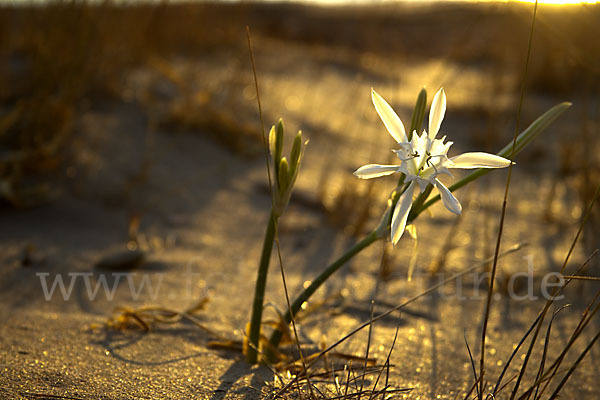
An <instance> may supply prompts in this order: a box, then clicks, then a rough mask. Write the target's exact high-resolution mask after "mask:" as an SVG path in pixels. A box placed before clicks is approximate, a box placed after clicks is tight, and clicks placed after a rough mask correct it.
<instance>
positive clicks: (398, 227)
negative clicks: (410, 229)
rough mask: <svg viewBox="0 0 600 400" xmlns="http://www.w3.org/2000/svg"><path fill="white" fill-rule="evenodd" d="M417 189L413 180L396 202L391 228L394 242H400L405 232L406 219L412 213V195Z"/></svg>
mask: <svg viewBox="0 0 600 400" xmlns="http://www.w3.org/2000/svg"><path fill="white" fill-rule="evenodd" d="M414 190H415V182H412V183H411V184H410V185H409V186H408V189H406V191H405V192H404V193H402V196H400V199H399V200H398V203H397V204H396V208H395V209H394V215H392V229H391V237H390V239H391V240H392V244H394V245H395V244H396V243H398V241H399V240H400V238H401V237H402V234H403V233H404V228H406V220H407V219H408V214H409V213H410V209H411V207H412V196H413V192H414Z"/></svg>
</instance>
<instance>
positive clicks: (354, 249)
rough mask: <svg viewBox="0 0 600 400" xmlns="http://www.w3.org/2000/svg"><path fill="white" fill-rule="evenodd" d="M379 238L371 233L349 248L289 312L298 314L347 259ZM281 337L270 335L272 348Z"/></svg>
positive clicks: (279, 333) (289, 318)
mask: <svg viewBox="0 0 600 400" xmlns="http://www.w3.org/2000/svg"><path fill="white" fill-rule="evenodd" d="M377 239H379V237H378V236H377V231H375V230H374V231H372V232H371V233H369V234H368V235H367V236H366V237H365V238H364V239H363V240H361V241H360V242H358V243H356V244H355V245H354V246H352V248H350V249H349V250H348V251H347V252H346V253H344V254H343V255H342V256H341V257H340V258H338V259H337V260H336V261H335V262H333V264H331V265H330V266H328V267H327V268H326V269H325V270H324V271H323V272H322V273H321V274H320V275H319V276H317V278H316V279H315V280H313V281H312V283H311V284H310V286H309V287H307V288H306V289H304V291H303V292H302V293H300V295H299V296H298V297H297V298H296V300H295V301H294V303H292V305H291V307H290V308H291V312H292V314H293V315H294V316H295V315H296V314H298V311H300V309H301V308H302V304H304V302H305V301H307V300H308V299H309V297H310V296H312V294H313V293H314V292H316V291H317V289H318V288H319V287H320V286H321V285H322V284H323V283H324V282H325V281H326V280H327V279H328V278H329V277H330V276H331V275H332V274H333V273H334V272H336V271H337V270H338V269H340V267H342V266H343V265H344V264H345V263H346V262H347V261H348V260H349V259H351V258H352V257H354V256H355V255H356V254H358V253H359V252H360V251H362V250H363V249H365V248H367V247H369V246H370V245H371V244H373V243H374V242H375V241H377ZM292 314H290V310H288V311H287V312H286V313H285V316H284V317H283V318H284V320H285V324H289V323H290V322H292ZM282 336H283V332H282V331H281V330H279V329H277V330H275V331H274V332H273V334H272V335H271V340H270V344H271V346H272V348H275V349H276V348H277V346H279V342H280V341H281V338H282Z"/></svg>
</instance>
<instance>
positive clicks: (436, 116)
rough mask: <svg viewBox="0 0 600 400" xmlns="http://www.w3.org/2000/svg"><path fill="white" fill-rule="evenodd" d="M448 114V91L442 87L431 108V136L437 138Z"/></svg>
mask: <svg viewBox="0 0 600 400" xmlns="http://www.w3.org/2000/svg"><path fill="white" fill-rule="evenodd" d="M444 114H446V93H445V92H444V88H440V90H438V91H437V93H436V94H435V96H434V97H433V101H432V102H431V109H430V110H429V138H430V139H435V136H436V135H437V134H438V132H439V130H440V125H441V124H442V121H443V119H444Z"/></svg>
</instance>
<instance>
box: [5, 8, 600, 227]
mask: <svg viewBox="0 0 600 400" xmlns="http://www.w3.org/2000/svg"><path fill="white" fill-rule="evenodd" d="M532 10H533V5H532V4H531V3H530V2H529V3H527V2H526V3H522V2H508V3H507V2H470V1H456V2H446V1H433V2H423V1H390V2H377V3H369V2H337V1H332V2H328V1H323V2H318V1H311V2H298V3H296V2H294V3H291V2H289V3H288V2H281V3H278V2H271V1H269V2H252V3H250V2H221V3H219V2H204V1H202V2H111V1H96V2H86V1H72V2H67V1H64V2H61V1H47V2H46V1H44V2H33V3H32V2H9V3H7V2H3V3H2V5H1V6H0V41H1V42H0V43H1V44H0V52H1V53H0V71H1V72H0V79H1V81H0V200H1V201H2V207H8V208H9V209H10V208H27V207H32V206H37V205H40V204H43V203H46V202H48V201H55V200H57V199H60V198H61V196H63V195H64V194H65V193H68V194H70V195H73V194H76V195H79V196H89V197H90V198H96V199H98V198H100V199H102V200H103V201H107V202H109V203H122V202H123V196H125V197H126V196H128V195H129V194H130V192H131V191H132V187H135V185H138V186H139V185H143V182H144V180H145V179H147V175H148V174H149V173H150V174H152V172H151V171H152V169H153V168H154V167H155V165H153V161H152V159H153V157H154V156H153V154H154V153H155V152H156V151H157V150H156V147H153V146H154V145H153V143H154V142H153V140H154V139H153V138H154V137H155V135H156V132H160V135H178V134H180V133H185V134H190V135H203V136H207V137H210V138H211V140H214V141H215V142H217V143H219V145H220V146H222V147H224V148H226V149H227V150H228V151H230V152H232V153H234V154H236V155H239V156H242V157H249V158H256V157H257V156H260V155H261V154H262V153H261V151H262V150H261V149H262V140H261V133H260V125H259V123H258V115H257V107H256V100H255V90H254V85H253V80H252V75H251V66H250V62H249V52H248V47H247V41H246V36H245V35H246V33H245V27H246V26H249V27H250V30H251V32H252V40H253V41H254V46H255V56H256V59H257V73H258V77H259V81H260V87H261V91H262V100H263V103H264V116H265V121H267V122H266V123H267V124H268V125H269V124H271V123H273V122H275V121H276V120H277V119H278V118H279V117H282V118H284V121H285V122H286V124H287V126H288V128H289V130H291V131H295V130H296V129H302V130H303V131H304V133H305V135H306V136H307V137H308V138H310V140H311V143H312V144H311V146H310V147H311V148H310V149H309V151H308V152H307V162H306V165H308V166H310V167H307V169H308V170H309V171H308V172H305V173H303V174H301V178H300V186H301V187H303V188H304V189H305V190H306V191H308V192H310V193H312V194H311V196H312V198H311V201H312V202H313V203H314V205H315V206H317V207H322V208H323V209H325V210H326V211H327V213H328V215H329V220H331V221H333V222H335V223H337V224H341V226H343V227H345V228H346V229H348V230H349V232H351V233H357V232H359V231H361V230H362V229H363V225H364V222H365V220H366V219H367V214H368V208H369V207H368V205H369V204H371V200H370V198H371V197H373V196H372V194H373V193H374V192H377V190H376V189H374V188H373V186H374V185H376V184H373V183H365V182H356V180H355V179H354V177H352V176H351V175H350V174H349V173H348V172H351V171H353V170H354V169H355V168H356V167H357V166H359V165H362V164H364V163H365V162H381V163H384V162H386V161H388V162H389V161H391V154H390V152H389V148H390V147H391V145H392V144H393V143H391V142H390V140H389V138H388V137H387V134H386V132H385V130H384V129H382V128H383V126H382V124H381V123H380V122H379V121H378V117H377V115H376V114H375V112H374V111H373V108H372V105H371V103H370V99H369V89H370V88H371V87H374V88H376V89H377V90H378V91H379V92H380V93H382V94H383V95H384V97H385V98H386V99H388V101H389V102H390V103H391V104H393V106H394V107H395V108H396V111H397V112H398V113H399V114H400V116H401V117H402V118H403V119H404V120H405V121H407V120H408V118H409V117H410V112H411V108H412V105H413V103H414V100H415V98H416V94H417V93H418V90H419V89H420V88H421V87H423V86H425V87H427V88H428V89H429V92H430V96H431V95H432V94H433V92H434V91H435V90H437V88H439V87H440V86H444V87H445V88H446V92H447V94H448V104H449V106H448V115H451V116H452V118H451V119H447V121H446V123H445V125H444V127H445V131H444V133H450V136H451V138H452V140H454V141H455V142H457V143H459V144H457V145H455V147H454V151H460V150H463V151H464V150H474V149H479V150H482V151H490V152H496V151H497V150H498V149H499V148H501V147H502V146H504V144H506V143H507V142H508V141H509V140H510V138H511V137H512V134H513V132H514V128H515V120H516V117H515V115H516V109H517V100H518V95H519V90H520V84H521V80H522V76H523V69H524V60H525V56H526V49H527V40H528V33H529V27H530V22H531V15H532ZM598 21H600V7H599V6H598V5H595V4H577V5H570V6H569V5H558V6H557V5H547V4H541V5H540V7H539V10H538V16H537V25H536V31H535V35H534V42H533V53H532V60H531V65H530V69H529V72H528V79H527V83H526V87H527V95H526V99H525V103H524V110H523V119H522V121H523V122H522V127H521V128H523V127H524V126H525V124H528V123H529V122H531V121H532V120H533V118H534V117H537V116H538V115H540V114H541V113H542V112H543V111H545V110H546V109H548V108H549V107H550V106H551V105H553V104H555V103H557V102H560V101H572V102H574V103H575V106H574V107H573V108H572V110H570V111H569V114H568V117H566V118H563V119H562V120H561V121H560V122H559V125H563V126H564V129H562V130H561V129H560V128H553V129H551V132H549V133H548V134H547V135H545V136H543V137H542V138H541V139H540V140H538V141H537V142H536V143H535V144H534V145H533V146H532V148H531V149H529V150H528V152H527V154H526V155H525V156H523V159H522V160H520V162H521V163H522V164H524V168H531V170H532V171H535V172H534V173H538V172H540V171H544V173H545V174H546V175H549V176H550V177H551V179H550V181H556V180H555V179H554V178H560V179H561V180H563V181H564V182H565V185H567V186H566V187H563V188H562V189H560V188H559V189H560V190H559V192H557V193H563V192H564V193H571V194H573V193H574V194H575V200H578V201H579V202H580V204H579V205H577V203H578V202H577V201H575V203H570V204H569V206H567V211H568V212H571V211H572V210H573V207H575V206H577V207H576V208H578V209H579V210H580V209H581V207H582V205H583V204H585V203H586V202H588V201H589V200H590V197H591V196H592V193H593V185H592V184H590V182H592V181H593V180H596V181H597V180H598V156H597V155H598V154H599V152H598V93H599V91H598V87H599V76H600V75H599V74H600V51H599V50H600V49H599V47H598V46H599V44H598V41H597V40H596V39H597V38H598V37H600V24H598ZM115 124H116V126H115ZM123 124H125V125H126V127H125V128H123V126H122V125H123ZM267 128H268V127H267ZM120 131H122V132H120ZM460 146H462V148H461V147H460ZM198 154H199V156H201V153H198ZM174 157H176V155H174ZM571 178H574V179H571ZM175 179H177V178H175ZM556 190H558V189H557V188H554V187H553V188H551V193H550V194H549V195H548V197H547V198H546V200H547V201H546V202H549V203H548V204H550V203H551V199H552V198H555V197H556V195H557V193H555V191H556ZM561 190H562V192H561ZM377 197H379V198H380V197H381V196H377ZM570 200H573V199H572V198H570ZM559 203H560V201H559ZM548 207H551V204H550V205H548ZM349 209H352V210H354V211H356V212H353V213H351V214H349V213H348V210H349ZM548 210H549V211H548V212H547V214H548V216H549V217H550V214H549V213H551V212H550V211H551V210H550V209H548ZM348 215H353V216H355V218H354V217H352V218H348Z"/></svg>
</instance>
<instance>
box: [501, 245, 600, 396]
mask: <svg viewBox="0 0 600 400" xmlns="http://www.w3.org/2000/svg"><path fill="white" fill-rule="evenodd" d="M597 254H598V250H596V251H594V252H593V253H592V255H591V256H589V257H588V258H587V260H585V261H584V262H583V264H581V265H580V266H579V268H577V271H576V273H579V272H580V271H582V270H583V269H584V268H585V267H586V266H587V265H588V263H589V262H590V261H591V260H592V259H593V258H594V257H595V256H596V255H597ZM569 283H571V280H570V279H568V280H567V281H566V282H565V285H564V286H562V287H561V288H559V290H558V292H556V293H554V294H553V296H555V295H559V294H560V293H562V292H563V291H564V289H565V288H566V287H567V286H568V285H569ZM544 314H545V308H543V309H542V310H541V311H540V312H539V314H538V316H537V317H536V319H535V320H534V321H533V323H532V324H531V326H530V327H529V329H528V330H527V332H525V334H524V335H523V337H522V338H521V340H520V341H519V343H518V344H517V347H515V349H514V350H513V352H512V354H511V355H510V357H509V359H508V361H507V362H506V363H505V364H504V368H503V369H502V372H501V373H500V376H499V377H498V381H497V382H496V386H495V387H494V391H493V392H492V394H493V395H496V394H497V393H499V392H500V390H502V388H504V386H506V385H504V386H502V388H500V384H501V383H502V380H503V379H504V375H505V374H506V371H507V370H508V367H509V366H510V364H511V362H512V360H513V359H514V357H515V356H516V355H517V353H518V352H519V349H520V348H521V346H522V345H523V343H524V342H525V340H526V339H527V337H528V336H529V334H530V333H531V332H532V331H533V329H534V328H535V327H536V326H538V324H539V323H540V321H541V320H542V317H543V316H544ZM513 379H514V378H513ZM511 381H512V379H511ZM507 384H508V383H507Z"/></svg>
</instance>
